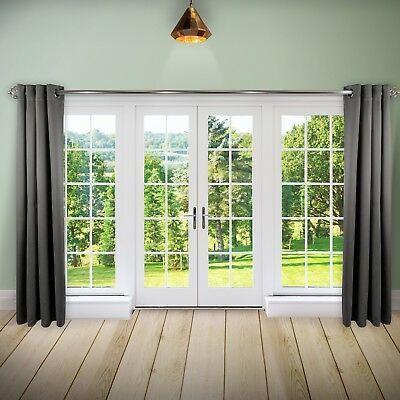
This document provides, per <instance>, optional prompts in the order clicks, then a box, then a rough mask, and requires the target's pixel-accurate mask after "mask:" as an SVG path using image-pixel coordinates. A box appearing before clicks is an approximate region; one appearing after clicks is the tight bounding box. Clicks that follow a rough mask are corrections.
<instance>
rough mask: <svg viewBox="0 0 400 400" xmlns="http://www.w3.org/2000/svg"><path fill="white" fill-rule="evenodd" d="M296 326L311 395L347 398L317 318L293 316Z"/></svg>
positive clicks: (335, 398)
mask: <svg viewBox="0 0 400 400" xmlns="http://www.w3.org/2000/svg"><path fill="white" fill-rule="evenodd" d="M293 327H294V332H295V335H296V340H297V343H298V346H299V351H300V357H301V359H302V361H303V366H304V371H305V373H306V378H307V383H308V388H309V390H310V395H311V398H312V399H323V400H329V399H332V400H338V399H347V395H346V391H345V389H344V387H343V383H342V380H341V378H340V375H339V371H338V369H337V367H336V363H335V360H334V359H333V356H332V353H331V350H330V348H329V345H328V342H327V341H326V337H325V333H324V331H323V330H322V326H321V323H320V321H319V319H318V318H304V319H298V318H293Z"/></svg>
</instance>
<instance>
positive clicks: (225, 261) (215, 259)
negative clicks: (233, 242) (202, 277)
mask: <svg viewBox="0 0 400 400" xmlns="http://www.w3.org/2000/svg"><path fill="white" fill-rule="evenodd" d="M208 286H209V287H229V286H230V283H229V256H228V255H224V254H209V256H208Z"/></svg>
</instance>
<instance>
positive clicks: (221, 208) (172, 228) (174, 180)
mask: <svg viewBox="0 0 400 400" xmlns="http://www.w3.org/2000/svg"><path fill="white" fill-rule="evenodd" d="M330 124H332V139H330V135H329V129H330ZM208 132H209V137H208V148H209V150H208V181H209V187H208V214H209V215H210V218H209V243H208V248H209V252H210V253H209V285H210V286H213V287H221V286H222V287H224V286H230V285H232V287H251V286H252V285H253V271H252V263H253V261H252V260H253V256H252V250H253V231H252V229H253V227H252V214H253V212H252V152H251V150H250V149H251V147H252V135H251V132H242V131H240V130H235V128H234V127H233V126H232V124H231V123H230V119H229V117H216V116H210V117H209V119H208ZM66 137H67V148H68V150H67V151H66V163H67V182H68V183H72V184H68V186H67V216H68V217H72V219H68V222H67V264H68V268H67V274H68V285H69V286H73V287H88V286H89V285H90V269H91V268H92V286H93V287H110V286H111V287H112V286H113V285H114V284H115V262H114V253H115V186H114V182H115V151H114V147H115V134H109V133H104V132H101V130H98V129H95V130H92V131H91V132H87V133H77V132H71V131H67V132H66ZM331 140H332V146H333V147H334V151H333V152H330V151H329V147H330V144H331ZM305 147H307V148H308V150H304V148H305ZM283 148H284V149H283V153H282V182H283V184H282V215H283V217H284V219H283V221H282V280H283V281H282V282H283V285H284V286H304V285H305V284H306V283H308V285H309V286H315V287H326V286H329V285H330V257H331V256H330V254H329V252H330V250H333V251H334V252H338V254H333V255H332V263H333V272H332V276H333V286H340V285H341V271H342V255H341V254H339V253H340V252H342V249H343V221H342V219H336V218H338V217H342V216H343V186H342V185H334V186H333V187H332V202H330V185H327V184H326V183H329V181H330V174H331V173H332V178H333V179H332V180H333V182H334V183H339V184H341V183H343V175H344V172H343V168H344V166H343V164H344V162H343V151H342V148H343V118H342V117H339V116H333V117H332V118H331V120H330V117H329V116H311V117H308V118H307V128H306V129H305V124H302V123H298V124H295V125H294V126H293V127H292V128H291V129H290V130H289V131H288V132H286V133H285V134H284V136H283ZM317 149H318V150H317ZM321 149H325V150H321ZM331 154H332V156H331ZM331 159H332V161H333V164H332V166H331V164H330V163H331ZM305 164H306V165H305ZM143 174H144V183H145V186H144V216H145V222H144V227H143V228H144V250H145V286H152V287H164V286H165V285H167V286H171V287H184V286H188V284H189V282H188V279H189V274H188V267H189V248H188V246H189V244H188V218H187V217H185V216H184V215H185V214H188V213H189V178H188V134H187V132H172V133H171V132H168V134H166V133H165V132H151V131H147V132H145V155H144V171H143ZM306 182H307V183H306ZM310 182H311V185H310ZM229 198H231V206H230V204H229ZM305 199H307V204H305ZM90 200H91V202H90ZM331 211H332V216H333V219H332V227H331V226H330V212H331ZM306 216H307V218H305V217H306ZM89 217H92V218H91V219H90V218H89ZM229 217H231V218H229ZM83 218H87V219H83ZM235 218H240V219H235ZM331 230H332V234H333V239H332V249H331V241H330V231H331ZM230 236H231V237H230ZM306 238H307V240H305V239H306ZM229 252H231V253H232V256H231V260H232V261H231V268H232V269H231V273H230V272H229V267H230V264H229V263H230V261H229V260H230V259H229ZM310 252H311V253H310ZM89 253H92V255H90V254H89ZM104 253H106V254H104ZM167 253H168V254H167ZM306 261H307V264H308V274H307V275H308V282H305V263H306ZM166 270H167V271H168V273H166ZM167 276H168V278H167Z"/></svg>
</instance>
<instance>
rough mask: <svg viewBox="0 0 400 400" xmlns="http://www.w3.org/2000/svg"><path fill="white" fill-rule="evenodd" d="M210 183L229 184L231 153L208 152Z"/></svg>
mask: <svg viewBox="0 0 400 400" xmlns="http://www.w3.org/2000/svg"><path fill="white" fill-rule="evenodd" d="M208 182H211V183H222V182H229V152H228V151H209V152H208Z"/></svg>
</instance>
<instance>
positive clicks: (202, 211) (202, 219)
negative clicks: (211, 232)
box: [201, 207, 208, 229]
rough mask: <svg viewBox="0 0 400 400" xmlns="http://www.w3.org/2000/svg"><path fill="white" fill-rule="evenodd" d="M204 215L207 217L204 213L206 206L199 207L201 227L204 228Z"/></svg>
mask: <svg viewBox="0 0 400 400" xmlns="http://www.w3.org/2000/svg"><path fill="white" fill-rule="evenodd" d="M206 217H208V214H206V208H205V207H201V227H202V228H203V229H206Z"/></svg>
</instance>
